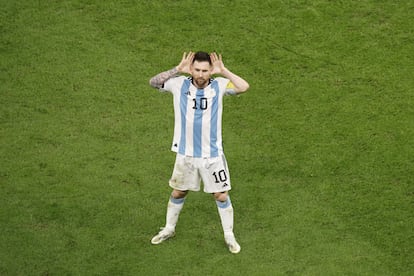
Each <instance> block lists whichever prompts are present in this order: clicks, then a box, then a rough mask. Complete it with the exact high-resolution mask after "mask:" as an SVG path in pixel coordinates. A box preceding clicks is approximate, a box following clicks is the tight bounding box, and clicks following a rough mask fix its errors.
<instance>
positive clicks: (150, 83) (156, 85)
mask: <svg viewBox="0 0 414 276" xmlns="http://www.w3.org/2000/svg"><path fill="white" fill-rule="evenodd" d="M149 85H151V86H152V87H154V88H160V85H159V84H158V83H157V81H156V79H155V78H151V79H150V80H149Z"/></svg>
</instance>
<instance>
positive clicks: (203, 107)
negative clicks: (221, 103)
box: [193, 98, 208, 110]
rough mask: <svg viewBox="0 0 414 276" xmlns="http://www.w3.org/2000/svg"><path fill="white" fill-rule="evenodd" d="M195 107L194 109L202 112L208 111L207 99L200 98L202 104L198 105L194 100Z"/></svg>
mask: <svg viewBox="0 0 414 276" xmlns="http://www.w3.org/2000/svg"><path fill="white" fill-rule="evenodd" d="M193 102H194V105H193V109H199V108H200V109H201V110H206V109H207V106H208V104H207V98H200V102H199V103H198V104H197V99H193Z"/></svg>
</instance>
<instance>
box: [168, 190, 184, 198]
mask: <svg viewBox="0 0 414 276" xmlns="http://www.w3.org/2000/svg"><path fill="white" fill-rule="evenodd" d="M187 193H188V191H180V190H173V191H172V193H171V196H172V197H173V198H183V197H185V196H186V195H187Z"/></svg>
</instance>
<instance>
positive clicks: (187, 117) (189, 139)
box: [161, 76, 235, 157]
mask: <svg viewBox="0 0 414 276" xmlns="http://www.w3.org/2000/svg"><path fill="white" fill-rule="evenodd" d="M161 91H165V92H171V93H172V94H173V101H174V117H175V123H174V138H173V142H172V146H171V150H172V151H174V152H177V153H179V154H182V155H186V156H192V157H217V156H219V155H221V154H222V152H223V146H222V137H221V119H222V113H223V96H224V95H226V94H235V92H234V90H233V84H232V83H231V82H230V81H229V80H228V79H226V78H222V77H217V78H215V79H211V80H210V83H209V85H208V86H207V87H205V88H203V89H198V88H197V87H195V86H194V85H193V84H192V79H191V77H185V76H178V77H174V78H171V79H169V80H167V81H166V82H165V83H164V86H163V88H162V89H161Z"/></svg>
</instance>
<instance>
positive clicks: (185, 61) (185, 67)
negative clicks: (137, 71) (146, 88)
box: [149, 52, 194, 88]
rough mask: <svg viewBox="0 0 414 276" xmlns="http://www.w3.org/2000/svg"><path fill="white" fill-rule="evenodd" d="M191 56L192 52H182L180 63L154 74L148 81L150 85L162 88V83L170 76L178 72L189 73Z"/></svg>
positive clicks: (192, 55) (192, 56)
mask: <svg viewBox="0 0 414 276" xmlns="http://www.w3.org/2000/svg"><path fill="white" fill-rule="evenodd" d="M193 58H194V53H193V52H189V53H188V54H187V53H184V54H183V57H182V59H181V62H180V64H178V65H177V66H176V67H174V68H172V69H170V70H168V71H165V72H161V73H159V74H157V75H155V76H154V77H152V78H151V79H150V81H149V83H150V85H151V86H152V87H154V88H162V86H163V84H164V83H165V82H166V81H167V80H169V79H170V78H172V77H175V76H177V75H178V74H179V73H190V65H191V63H192V61H193Z"/></svg>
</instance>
